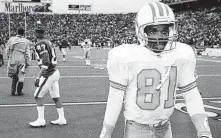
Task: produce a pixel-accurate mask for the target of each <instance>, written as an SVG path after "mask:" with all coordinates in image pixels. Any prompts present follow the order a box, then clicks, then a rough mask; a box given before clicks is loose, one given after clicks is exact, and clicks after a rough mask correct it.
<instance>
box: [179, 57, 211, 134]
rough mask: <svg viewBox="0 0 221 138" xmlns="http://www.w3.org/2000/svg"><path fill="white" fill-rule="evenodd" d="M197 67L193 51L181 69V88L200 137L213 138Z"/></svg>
mask: <svg viewBox="0 0 221 138" xmlns="http://www.w3.org/2000/svg"><path fill="white" fill-rule="evenodd" d="M195 67H196V59H195V55H194V53H192V54H191V55H190V57H189V59H187V60H186V61H185V63H184V66H183V68H182V69H181V76H180V78H179V79H180V81H179V88H180V91H181V92H182V96H183V98H184V99H185V103H186V107H187V111H188V113H189V115H190V117H191V120H192V122H193V124H194V126H195V128H196V130H197V135H198V138H203V137H205V138H212V135H211V131H210V127H209V124H208V118H207V115H206V113H205V109H204V106H203V100H202V97H201V95H200V93H199V91H198V88H197V84H196V77H195Z"/></svg>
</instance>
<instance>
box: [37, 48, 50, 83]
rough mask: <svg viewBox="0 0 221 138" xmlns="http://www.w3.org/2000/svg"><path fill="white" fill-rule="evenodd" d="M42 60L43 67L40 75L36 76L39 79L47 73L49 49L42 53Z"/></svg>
mask: <svg viewBox="0 0 221 138" xmlns="http://www.w3.org/2000/svg"><path fill="white" fill-rule="evenodd" d="M41 60H42V65H41V69H40V72H39V73H38V76H37V77H36V79H39V78H40V77H41V76H42V75H43V74H44V73H46V71H47V69H48V67H49V64H50V61H49V54H48V52H47V51H45V52H43V53H42V54H41Z"/></svg>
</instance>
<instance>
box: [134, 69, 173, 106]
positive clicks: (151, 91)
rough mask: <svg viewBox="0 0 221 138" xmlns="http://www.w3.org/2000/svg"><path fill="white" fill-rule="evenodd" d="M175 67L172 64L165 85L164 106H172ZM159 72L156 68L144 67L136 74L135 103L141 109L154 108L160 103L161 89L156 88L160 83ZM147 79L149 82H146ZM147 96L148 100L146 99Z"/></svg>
mask: <svg viewBox="0 0 221 138" xmlns="http://www.w3.org/2000/svg"><path fill="white" fill-rule="evenodd" d="M176 77H177V68H176V67H175V66H172V67H171V69H170V75H169V79H168V80H167V81H169V82H165V84H164V85H167V86H166V87H167V91H166V92H167V100H165V101H164V108H170V107H173V106H174V100H175V96H174V95H175V86H176ZM161 79H162V78H161V73H160V72H159V71H158V70H157V69H144V70H142V71H141V72H140V73H139V74H138V75H137V101H136V102H137V105H138V106H139V107H140V108H141V109H142V110H155V109H156V108H157V107H158V106H159V105H160V104H162V103H160V102H161V100H160V98H161V90H156V87H157V86H158V85H159V84H160V80H161ZM147 81H149V82H147ZM147 98H148V101H147V100H146V99H147Z"/></svg>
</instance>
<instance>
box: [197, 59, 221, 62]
mask: <svg viewBox="0 0 221 138" xmlns="http://www.w3.org/2000/svg"><path fill="white" fill-rule="evenodd" d="M196 59H197V60H202V61H211V62H216V63H221V61H219V60H212V59H200V58H196Z"/></svg>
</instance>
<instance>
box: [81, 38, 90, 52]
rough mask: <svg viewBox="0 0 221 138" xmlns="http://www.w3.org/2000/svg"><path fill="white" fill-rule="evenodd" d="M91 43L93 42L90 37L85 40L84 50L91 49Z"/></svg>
mask: <svg viewBox="0 0 221 138" xmlns="http://www.w3.org/2000/svg"><path fill="white" fill-rule="evenodd" d="M86 42H87V43H86ZM91 45H92V42H91V41H90V40H89V39H86V40H84V42H83V43H82V47H83V48H84V50H90V49H91Z"/></svg>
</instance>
